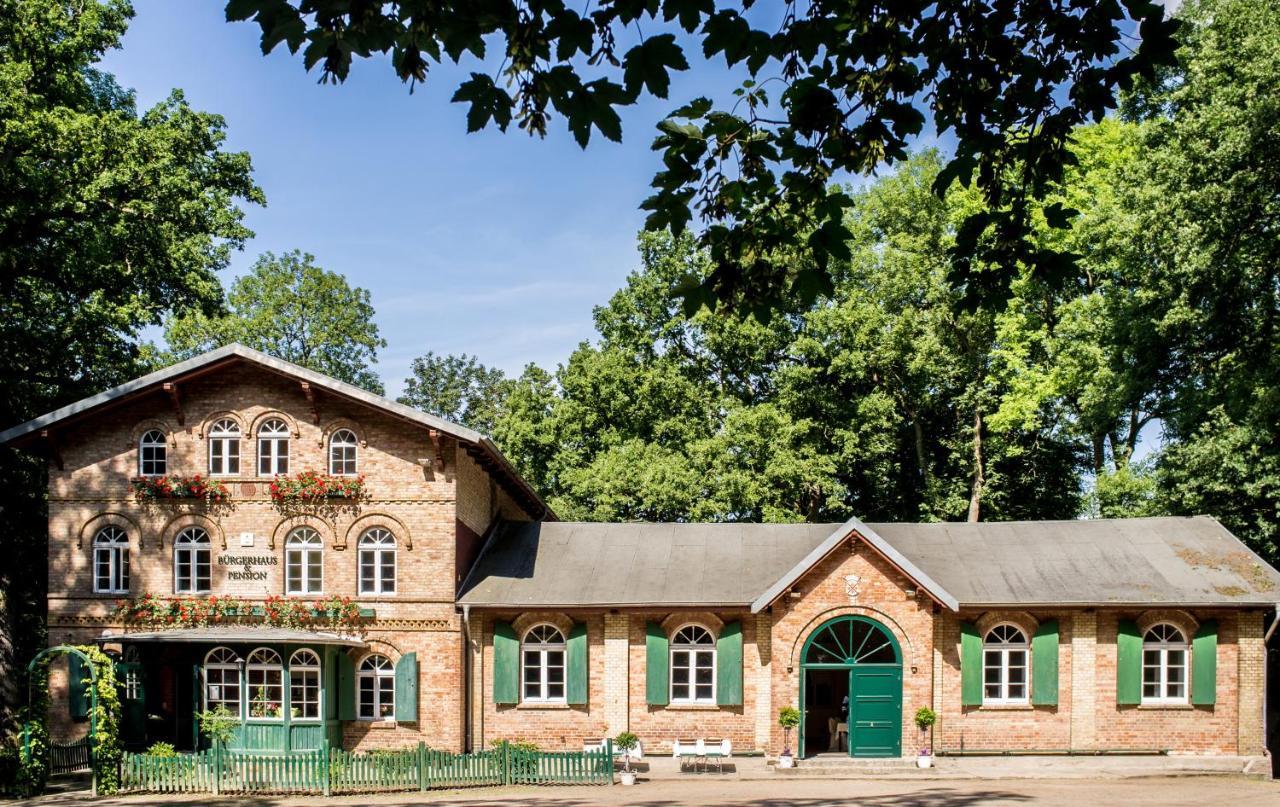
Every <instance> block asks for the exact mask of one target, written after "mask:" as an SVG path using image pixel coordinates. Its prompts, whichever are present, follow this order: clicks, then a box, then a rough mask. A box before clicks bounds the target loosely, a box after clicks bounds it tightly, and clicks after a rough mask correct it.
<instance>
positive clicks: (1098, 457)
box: [1093, 432, 1107, 476]
mask: <svg viewBox="0 0 1280 807" xmlns="http://www.w3.org/2000/svg"><path fill="white" fill-rule="evenodd" d="M1106 440H1107V436H1106V435H1105V434H1103V433H1102V432H1096V433H1094V435H1093V475H1094V476H1102V466H1103V464H1104V463H1105V462H1106V461H1107V443H1106Z"/></svg>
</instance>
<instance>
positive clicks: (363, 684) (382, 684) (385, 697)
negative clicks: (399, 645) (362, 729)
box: [356, 654, 396, 720]
mask: <svg viewBox="0 0 1280 807" xmlns="http://www.w3.org/2000/svg"><path fill="white" fill-rule="evenodd" d="M356 680H357V682H358V683H359V689H360V703H359V708H358V709H357V711H356V717H358V718H359V719H361V720H394V719H395V715H396V668H395V665H394V664H392V663H391V659H389V658H387V657H386V656H380V655H377V654H374V655H372V656H367V657H366V658H365V660H364V661H362V662H360V669H359V671H357V672H356Z"/></svg>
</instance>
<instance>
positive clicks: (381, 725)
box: [355, 717, 396, 729]
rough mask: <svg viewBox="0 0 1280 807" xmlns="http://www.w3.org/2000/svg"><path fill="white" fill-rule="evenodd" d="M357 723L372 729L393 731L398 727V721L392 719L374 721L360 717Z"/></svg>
mask: <svg viewBox="0 0 1280 807" xmlns="http://www.w3.org/2000/svg"><path fill="white" fill-rule="evenodd" d="M355 722H356V723H357V724H358V725H361V726H368V727H369V728H371V729H393V728H395V727H396V721H395V720H394V719H391V718H379V719H377V720H373V719H371V718H368V717H358V718H356V720H355Z"/></svg>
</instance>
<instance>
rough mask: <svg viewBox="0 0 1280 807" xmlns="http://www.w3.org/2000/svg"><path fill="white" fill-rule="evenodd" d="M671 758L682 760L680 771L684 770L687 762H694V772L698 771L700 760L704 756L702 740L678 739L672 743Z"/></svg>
mask: <svg viewBox="0 0 1280 807" xmlns="http://www.w3.org/2000/svg"><path fill="white" fill-rule="evenodd" d="M671 756H672V757H674V758H675V759H678V760H680V770H682V771H683V770H684V765H685V763H686V762H689V761H692V762H693V769H694V771H697V770H698V758H699V757H701V756H702V740H689V739H677V740H675V741H673V742H672V743H671Z"/></svg>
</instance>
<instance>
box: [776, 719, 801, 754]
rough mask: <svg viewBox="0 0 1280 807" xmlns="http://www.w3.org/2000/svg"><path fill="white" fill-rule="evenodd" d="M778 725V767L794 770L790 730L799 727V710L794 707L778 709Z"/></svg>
mask: <svg viewBox="0 0 1280 807" xmlns="http://www.w3.org/2000/svg"><path fill="white" fill-rule="evenodd" d="M778 725H779V726H782V755H781V756H779V757H778V767H779V768H794V767H795V765H796V760H795V757H793V756H791V730H792V729H793V728H795V727H796V726H799V725H800V710H799V709H797V708H796V707H794V706H784V707H782V708H781V709H779V710H778Z"/></svg>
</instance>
